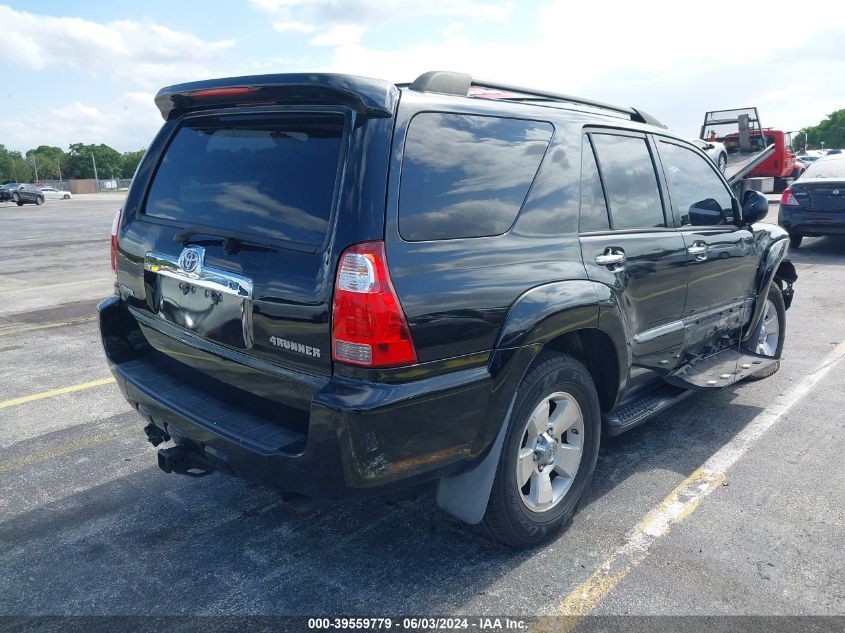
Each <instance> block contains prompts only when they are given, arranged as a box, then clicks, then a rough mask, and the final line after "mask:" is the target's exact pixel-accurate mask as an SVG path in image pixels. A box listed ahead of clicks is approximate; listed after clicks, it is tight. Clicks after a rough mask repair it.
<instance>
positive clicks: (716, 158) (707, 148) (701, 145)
mask: <svg viewBox="0 0 845 633" xmlns="http://www.w3.org/2000/svg"><path fill="white" fill-rule="evenodd" d="M691 142H692V144H693V145H695V146H696V147H697V148H698V149H700V150H701V151H703V152H704V153H705V154H707V156H708V157H709V158H710V160H712V161H713V162H714V163H716V166H717V167H718V168H719V171H720V172H722V173H723V174H724V173H725V168H726V167H727V166H728V150H727V149H726V148H725V146H724V144H723V143H720V142H718V141H703V140H701V139H700V138H695V139H692V141H691Z"/></svg>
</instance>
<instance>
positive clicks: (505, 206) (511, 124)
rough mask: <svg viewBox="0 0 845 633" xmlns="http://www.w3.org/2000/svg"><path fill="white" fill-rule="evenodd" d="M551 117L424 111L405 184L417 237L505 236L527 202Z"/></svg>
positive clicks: (408, 224) (404, 201) (405, 163)
mask: <svg viewBox="0 0 845 633" xmlns="http://www.w3.org/2000/svg"><path fill="white" fill-rule="evenodd" d="M552 132H553V128H552V126H551V124H550V123H545V122H540V121H523V120H518V119H501V118H497V117H486V116H475V115H462V114H444V113H437V112H424V113H421V114H418V115H416V116H415V117H414V118H413V120H412V121H411V124H410V127H409V129H408V136H407V138H406V140H405V154H404V156H403V158H402V177H401V183H400V186H399V233H400V234H401V235H402V237H403V239H406V240H409V241H421V240H442V239H452V238H459V237H482V236H486V235H500V234H502V233H504V232H505V231H507V230H508V229H509V228H510V227H511V225H512V224H513V222H514V220H515V219H516V216H517V213H519V209H520V207H521V206H522V203H523V201H524V200H525V196H526V194H527V193H528V189H529V187H530V186H531V183H532V181H533V180H534V175H535V174H536V173H537V168H538V167H539V166H540V161H542V160H543V155H544V154H545V152H546V149H547V148H548V146H549V141H550V140H551V138H552Z"/></svg>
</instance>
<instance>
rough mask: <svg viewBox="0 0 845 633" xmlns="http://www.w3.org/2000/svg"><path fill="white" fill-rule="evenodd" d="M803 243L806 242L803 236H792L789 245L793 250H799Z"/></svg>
mask: <svg viewBox="0 0 845 633" xmlns="http://www.w3.org/2000/svg"><path fill="white" fill-rule="evenodd" d="M802 241H804V236H803V235H790V236H789V245H790V246H791V247H792V248H796V249H797V248H798V247H799V246H801V242H802Z"/></svg>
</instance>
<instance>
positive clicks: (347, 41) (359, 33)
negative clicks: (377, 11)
mask: <svg viewBox="0 0 845 633" xmlns="http://www.w3.org/2000/svg"><path fill="white" fill-rule="evenodd" d="M365 31H366V29H365V28H364V27H362V26H355V25H352V24H339V25H337V26H335V27H332V28H331V29H329V30H328V31H326V32H325V33H321V34H320V35H318V36H317V37H315V38H313V39H312V40H311V41H310V42H309V44H314V45H316V46H351V45H353V44H357V43H358V42H360V41H361V38H362V37H363V36H364V32H365Z"/></svg>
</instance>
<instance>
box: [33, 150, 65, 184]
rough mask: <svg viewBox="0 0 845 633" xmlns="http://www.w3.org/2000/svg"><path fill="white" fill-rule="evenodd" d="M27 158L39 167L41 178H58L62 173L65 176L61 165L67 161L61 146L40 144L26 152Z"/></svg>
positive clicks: (39, 176)
mask: <svg viewBox="0 0 845 633" xmlns="http://www.w3.org/2000/svg"><path fill="white" fill-rule="evenodd" d="M26 159H27V161H28V162H29V163H35V165H36V166H37V167H38V178H39V179H40V180H58V179H59V176H60V175H61V176H62V177H64V173H62V171H61V166H62V164H63V163H64V162H65V153H64V151H62V148H61V147H52V146H50V145H39V146H38V147H36V148H35V149H31V150H29V151H28V152H27V153H26Z"/></svg>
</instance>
